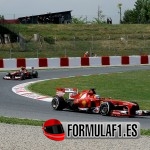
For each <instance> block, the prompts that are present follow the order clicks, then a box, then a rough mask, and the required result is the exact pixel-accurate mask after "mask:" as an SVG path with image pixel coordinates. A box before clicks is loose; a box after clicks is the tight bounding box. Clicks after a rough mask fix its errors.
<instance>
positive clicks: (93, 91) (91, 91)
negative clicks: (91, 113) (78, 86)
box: [88, 88, 96, 95]
mask: <svg viewBox="0 0 150 150" xmlns="http://www.w3.org/2000/svg"><path fill="white" fill-rule="evenodd" d="M88 94H89V95H94V94H96V92H95V89H94V88H92V89H90V90H89V92H88Z"/></svg>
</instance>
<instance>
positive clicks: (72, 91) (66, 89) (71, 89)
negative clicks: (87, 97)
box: [56, 88, 78, 99]
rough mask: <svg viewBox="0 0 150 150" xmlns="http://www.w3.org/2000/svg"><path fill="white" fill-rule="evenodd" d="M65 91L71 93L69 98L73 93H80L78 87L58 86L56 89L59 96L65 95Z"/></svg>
mask: <svg viewBox="0 0 150 150" xmlns="http://www.w3.org/2000/svg"><path fill="white" fill-rule="evenodd" d="M65 93H68V94H69V99H70V98H71V96H72V95H75V94H78V89H77V88H57V89H56V95H58V96H64V94H65Z"/></svg>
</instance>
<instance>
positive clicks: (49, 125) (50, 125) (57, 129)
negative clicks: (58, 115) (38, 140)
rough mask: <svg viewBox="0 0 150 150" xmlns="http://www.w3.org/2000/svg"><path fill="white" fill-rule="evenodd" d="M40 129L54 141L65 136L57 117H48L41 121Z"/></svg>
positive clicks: (60, 139)
mask: <svg viewBox="0 0 150 150" xmlns="http://www.w3.org/2000/svg"><path fill="white" fill-rule="evenodd" d="M42 130H43V133H44V135H45V136H46V137H47V138H49V139H51V140H55V141H62V140H64V138H65V132H64V128H63V126H62V124H61V122H60V121H59V120H57V119H50V120H47V121H45V122H44V123H43V126H42Z"/></svg>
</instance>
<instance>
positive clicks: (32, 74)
mask: <svg viewBox="0 0 150 150" xmlns="http://www.w3.org/2000/svg"><path fill="white" fill-rule="evenodd" d="M37 77H38V72H37V71H36V70H35V69H34V67H30V68H28V70H27V69H26V68H25V67H21V69H20V70H19V71H14V72H8V73H7V74H6V75H5V76H4V77H3V79H6V80H19V79H20V80H25V79H32V78H37Z"/></svg>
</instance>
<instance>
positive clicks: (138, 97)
mask: <svg viewBox="0 0 150 150" xmlns="http://www.w3.org/2000/svg"><path fill="white" fill-rule="evenodd" d="M149 85H150V70H148V71H133V72H125V73H110V74H103V75H102V74H101V75H91V76H78V77H71V78H63V79H55V80H48V81H43V82H39V83H35V84H31V85H30V86H29V87H28V88H29V89H30V90H32V91H35V92H38V93H41V94H43V95H49V96H53V95H55V92H56V91H55V90H56V88H57V87H76V88H78V89H79V90H83V89H88V88H92V87H94V88H96V91H97V93H99V94H100V96H101V97H112V98H115V99H122V100H127V101H136V102H138V103H139V105H140V107H141V109H148V110H150V92H149V90H150V87H149Z"/></svg>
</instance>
